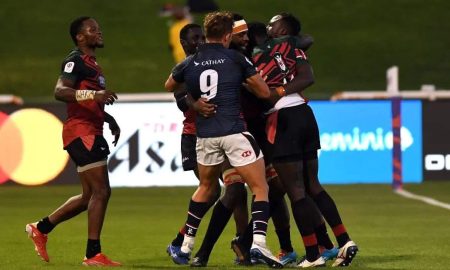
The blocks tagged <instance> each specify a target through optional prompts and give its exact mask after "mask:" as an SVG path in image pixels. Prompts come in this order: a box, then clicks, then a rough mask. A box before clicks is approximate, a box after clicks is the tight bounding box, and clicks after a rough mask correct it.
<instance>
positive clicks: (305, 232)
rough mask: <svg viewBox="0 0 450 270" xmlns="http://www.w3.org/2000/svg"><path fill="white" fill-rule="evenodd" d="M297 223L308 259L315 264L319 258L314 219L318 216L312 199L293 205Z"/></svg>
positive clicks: (307, 198) (305, 199) (293, 203)
mask: <svg viewBox="0 0 450 270" xmlns="http://www.w3.org/2000/svg"><path fill="white" fill-rule="evenodd" d="M291 206H292V213H293V215H294V219H295V223H296V224H297V227H298V230H299V231H300V234H301V235H302V239H303V245H304V246H305V250H306V259H307V260H308V261H310V262H313V261H315V260H316V259H317V257H319V248H318V245H317V238H316V234H315V233H314V224H313V221H312V220H313V218H314V215H315V214H316V209H315V206H314V201H313V200H312V199H311V198H310V197H308V196H307V197H306V198H303V199H300V200H298V201H296V202H292V203H291Z"/></svg>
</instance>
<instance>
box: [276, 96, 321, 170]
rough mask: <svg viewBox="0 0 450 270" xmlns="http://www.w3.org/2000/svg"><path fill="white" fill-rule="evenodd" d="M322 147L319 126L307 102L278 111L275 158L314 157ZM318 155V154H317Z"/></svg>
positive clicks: (283, 159)
mask: <svg viewBox="0 0 450 270" xmlns="http://www.w3.org/2000/svg"><path fill="white" fill-rule="evenodd" d="M319 149H320V135H319V127H318V126H317V122H316V118H315V116H314V113H313V111H312V109H311V107H309V106H308V105H307V104H302V105H298V106H293V107H288V108H283V109H281V110H280V111H279V112H278V121H277V129H276V135H275V142H274V145H273V159H274V160H275V161H278V162H282V161H297V160H302V159H313V158H314V155H312V154H311V153H314V152H317V150H319ZM316 157H317V156H316Z"/></svg>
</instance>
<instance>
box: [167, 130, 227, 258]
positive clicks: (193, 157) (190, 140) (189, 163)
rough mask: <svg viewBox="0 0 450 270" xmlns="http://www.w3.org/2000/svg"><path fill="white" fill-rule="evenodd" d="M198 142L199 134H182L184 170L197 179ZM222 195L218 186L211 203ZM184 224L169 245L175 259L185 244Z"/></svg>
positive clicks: (168, 250)
mask: <svg viewBox="0 0 450 270" xmlns="http://www.w3.org/2000/svg"><path fill="white" fill-rule="evenodd" d="M196 142H197V136H196V135H193V134H182V135H181V157H182V166H183V170H184V171H193V172H194V174H195V176H196V177H197V179H199V173H198V167H197V153H196V150H195V147H196ZM219 196H220V188H219V187H218V188H217V190H216V195H215V196H214V198H213V199H212V200H211V201H210V204H211V205H213V204H214V203H215V202H216V201H217V199H218V198H219ZM184 227H185V226H184V224H183V226H181V228H180V229H179V231H178V233H177V235H176V237H175V238H174V239H173V240H172V242H171V243H170V244H169V245H168V246H167V249H166V252H167V254H168V255H169V256H171V257H172V259H173V260H177V258H176V257H177V254H178V252H179V251H180V248H181V244H183V240H184V234H185V231H184Z"/></svg>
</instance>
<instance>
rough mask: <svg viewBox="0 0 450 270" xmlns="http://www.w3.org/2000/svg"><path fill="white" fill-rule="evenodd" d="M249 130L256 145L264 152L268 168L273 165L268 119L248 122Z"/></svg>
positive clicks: (260, 118) (261, 118)
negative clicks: (268, 136)
mask: <svg viewBox="0 0 450 270" xmlns="http://www.w3.org/2000/svg"><path fill="white" fill-rule="evenodd" d="M247 130H248V132H250V133H251V134H252V135H253V138H255V140H256V143H257V144H258V146H259V148H260V149H261V151H262V152H263V155H264V163H265V164H266V166H267V165H268V164H270V163H272V151H273V150H272V149H273V146H272V145H271V144H270V143H269V141H268V140H267V135H266V118H265V117H264V118H263V117H258V118H255V119H252V120H250V121H248V122H247Z"/></svg>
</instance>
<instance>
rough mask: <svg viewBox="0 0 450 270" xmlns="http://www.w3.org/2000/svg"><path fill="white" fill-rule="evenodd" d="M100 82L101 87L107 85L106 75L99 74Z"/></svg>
mask: <svg viewBox="0 0 450 270" xmlns="http://www.w3.org/2000/svg"><path fill="white" fill-rule="evenodd" d="M98 83H99V84H100V86H101V87H103V88H105V86H106V81H105V77H103V76H98Z"/></svg>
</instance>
